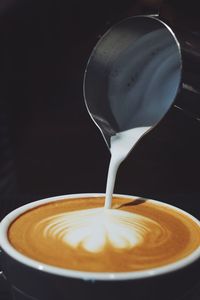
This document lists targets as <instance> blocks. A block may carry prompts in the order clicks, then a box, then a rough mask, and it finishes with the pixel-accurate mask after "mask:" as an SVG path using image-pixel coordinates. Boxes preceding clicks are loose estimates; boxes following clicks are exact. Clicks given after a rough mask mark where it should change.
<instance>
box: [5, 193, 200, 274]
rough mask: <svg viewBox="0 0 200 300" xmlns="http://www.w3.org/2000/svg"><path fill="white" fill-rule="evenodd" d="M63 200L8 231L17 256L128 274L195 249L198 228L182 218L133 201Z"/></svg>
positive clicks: (37, 210) (165, 208) (29, 214)
mask: <svg viewBox="0 0 200 300" xmlns="http://www.w3.org/2000/svg"><path fill="white" fill-rule="evenodd" d="M104 201H105V198H103V197H95V198H79V199H66V200H59V201H55V202H50V203H48V204H44V205H41V206H39V207H36V208H34V209H32V210H29V211H27V212H26V213H24V214H22V215H21V216H20V217H18V218H17V219H16V220H15V221H14V222H13V223H12V224H11V226H10V228H9V232H8V236H9V240H10V242H11V244H12V245H13V246H14V247H15V248H16V249H17V250H18V251H19V252H21V253H22V254H24V255H26V256H28V257H30V258H32V259H35V260H37V261H40V262H43V263H46V264H50V265H53V266H57V267H62V268H67V269H72V270H80V271H93V272H129V271H138V270H145V269H150V268H154V267H160V266H164V265H167V264H169V263H172V262H175V261H177V260H180V259H182V258H184V257H186V256H187V255H189V254H190V253H192V252H193V251H194V250H195V249H197V248H198V247H199V245H200V226H199V225H198V224H196V223H195V222H194V221H193V220H192V219H191V218H189V217H188V216H186V215H185V214H183V213H181V212H179V211H177V210H175V209H173V208H169V207H168V206H165V205H162V204H156V203H155V202H152V201H148V200H142V199H137V198H132V199H130V198H116V197H113V201H112V209H105V208H104V207H103V206H104Z"/></svg>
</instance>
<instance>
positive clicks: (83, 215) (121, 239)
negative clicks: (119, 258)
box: [36, 208, 166, 253]
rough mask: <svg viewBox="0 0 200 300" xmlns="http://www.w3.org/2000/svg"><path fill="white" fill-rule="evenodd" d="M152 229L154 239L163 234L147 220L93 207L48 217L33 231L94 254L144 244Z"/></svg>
mask: <svg viewBox="0 0 200 300" xmlns="http://www.w3.org/2000/svg"><path fill="white" fill-rule="evenodd" d="M152 226H153V227H154V228H155V229H154V230H155V232H156V233H155V236H156V235H157V236H159V235H162V231H163V228H162V227H161V226H160V225H159V224H158V223H157V222H155V221H153V220H151V219H149V218H147V217H144V216H141V215H139V214H135V213H131V212H127V211H123V210H119V209H104V208H93V209H86V210H79V211H73V212H66V213H61V214H57V215H54V216H52V217H48V218H46V219H44V220H42V221H41V222H40V223H39V224H38V225H37V226H36V230H43V236H44V238H47V239H49V238H52V239H57V240H60V241H62V242H64V243H66V245H68V246H70V247H73V248H78V247H82V248H83V249H84V250H86V251H88V252H93V253H97V252H101V251H102V250H103V249H104V248H105V247H106V246H107V245H108V246H111V247H113V248H116V249H130V248H133V247H135V246H137V245H139V244H141V243H142V242H144V239H145V236H146V235H147V234H148V233H150V232H151V230H152ZM165 234H166V233H165Z"/></svg>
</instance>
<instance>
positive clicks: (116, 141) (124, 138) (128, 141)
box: [105, 126, 150, 208]
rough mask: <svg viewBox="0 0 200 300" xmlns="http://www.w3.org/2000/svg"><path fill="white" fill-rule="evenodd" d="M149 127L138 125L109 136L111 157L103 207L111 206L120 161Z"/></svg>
mask: <svg viewBox="0 0 200 300" xmlns="http://www.w3.org/2000/svg"><path fill="white" fill-rule="evenodd" d="M149 129H150V127H148V126H145V127H138V128H132V129H129V130H125V131H121V132H118V133H116V135H114V136H112V137H111V140H110V152H111V159H110V165H109V170H108V177H107V185H106V199H105V207H106V208H111V204H112V194H113V191H114V185H115V179H116V174H117V171H118V168H119V166H120V164H121V163H122V161H123V160H124V159H125V158H126V157H127V155H128V154H129V152H130V151H131V149H132V148H133V147H134V146H135V144H136V143H137V142H138V141H139V139H140V138H141V137H142V136H143V135H144V133H145V132H147V131H148V130H149Z"/></svg>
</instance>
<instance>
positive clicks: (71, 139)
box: [0, 0, 200, 300]
mask: <svg viewBox="0 0 200 300" xmlns="http://www.w3.org/2000/svg"><path fill="white" fill-rule="evenodd" d="M162 2H163V1H161V0H160V1H159V0H135V1H134V0H123V1H114V0H107V1H106V0H101V1H89V0H85V1H76V0H74V1H62V0H56V1H55V0H54V1H53V0H49V1H45V0H35V1H33V0H1V1H0V219H1V218H2V217H3V216H4V215H5V214H6V213H8V212H9V211H11V210H12V209H13V208H15V207H18V206H20V205H22V204H25V203H27V202H30V201H33V200H37V199H40V198H42V197H48V196H55V195H61V194H67V193H79V192H104V191H105V185H106V176H107V170H108V164H109V159H110V154H109V151H108V149H107V147H106V144H105V143H104V140H103V138H102V136H101V134H100V132H99V130H98V129H97V127H96V126H95V125H94V123H93V122H92V120H91V119H90V117H89V115H88V113H87V110H86V108H85V105H84V99H83V92H82V84H83V75H84V70H85V67H86V63H87V60H88V58H89V55H90V53H91V51H92V49H93V47H94V46H95V44H96V42H97V41H98V39H99V38H100V36H101V35H102V34H103V33H104V32H105V31H106V30H107V29H108V28H109V27H110V26H111V25H112V24H115V23H116V22H118V21H120V20H121V19H123V18H125V17H128V16H132V15H137V14H151V13H157V12H158V7H159V6H160V4H161V3H162ZM164 2H165V3H164V6H162V9H161V10H160V12H161V13H162V14H163V19H165V20H166V21H167V22H169V24H170V25H171V26H172V28H174V29H177V24H178V27H179V25H180V26H181V30H180V31H181V32H182V28H183V31H184V33H185V36H186V37H187V38H186V39H184V41H183V43H184V46H183V48H184V47H185V53H186V54H184V53H183V56H184V55H185V56H184V58H185V61H186V63H185V66H186V67H187V72H186V73H187V74H186V77H187V80H189V81H190V79H191V78H192V80H193V81H195V84H196V86H195V88H197V89H198V87H199V89H200V84H199V80H200V79H199V78H200V76H199V74H200V72H199V70H200V63H199V60H198V59H199V57H200V52H198V50H199V49H200V48H199V45H200V29H199V28H200V21H199V14H198V10H197V4H198V1H193V0H191V1H189V3H188V1H180V0H177V1H175V0H174V1H164ZM173 26H174V27H173ZM193 38H194V39H195V43H194V44H193V42H191V41H193ZM188 47H189V48H190V49H189V51H188ZM183 52H184V51H183ZM188 53H190V54H191V53H192V58H191V57H190V56H189V59H188V56H187V54H188ZM190 58H191V59H190ZM198 63H199V64H198ZM188 70H189V71H188ZM183 78H185V74H184V76H183ZM194 78H195V80H194ZM182 102H183V105H185V107H186V111H188V110H189V111H190V110H192V115H195V116H197V117H199V118H200V99H199V96H198V95H197V96H196V98H195V101H194V99H190V94H188V97H187V95H186V96H185V97H184V99H182ZM199 138H200V122H199V121H198V120H197V119H195V118H194V117H191V116H190V113H184V112H182V111H181V110H178V109H176V108H172V109H171V110H170V111H169V113H168V114H167V115H166V117H165V118H164V119H163V120H162V122H161V123H160V124H159V125H158V126H157V127H156V128H155V129H154V130H153V131H152V132H151V133H149V134H148V135H147V136H146V137H145V138H144V139H143V141H142V142H140V144H138V145H137V147H136V148H135V149H134V150H133V151H132V152H131V154H130V155H129V157H128V158H127V159H126V161H125V162H124V163H123V164H122V166H121V167H120V170H119V172H118V177H117V182H116V188H115V192H118V193H124V194H132V195H138V196H145V197H150V198H154V199H160V200H164V201H166V202H168V203H172V204H174V205H177V206H179V207H181V208H184V209H186V210H187V211H189V212H191V213H193V214H194V215H195V216H197V217H199V216H200V209H199V207H200V205H199V201H200V200H199V199H200V178H199V170H200V143H199ZM2 289H3V290H5V288H2ZM3 290H2V291H3ZM2 293H3V292H2ZM198 296H199V294H198V295H197V294H195V295H193V296H189V298H187V299H190V300H193V299H197V297H198ZM2 297H5V298H2ZM192 297H193V298H192ZM0 299H7V298H6V295H5V293H4V296H3V294H2V295H1V296H0ZM185 299H186V298H185Z"/></svg>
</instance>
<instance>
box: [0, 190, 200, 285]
mask: <svg viewBox="0 0 200 300" xmlns="http://www.w3.org/2000/svg"><path fill="white" fill-rule="evenodd" d="M103 196H105V194H104V193H82V194H68V195H62V196H54V197H48V198H44V199H41V200H37V201H34V202H31V203H28V204H25V205H23V206H20V207H19V208H17V209H15V210H13V211H12V212H10V213H9V214H8V215H7V216H6V217H4V219H3V220H2V221H1V223H0V248H1V249H2V250H3V251H4V252H5V253H6V254H8V255H9V256H10V257H12V258H13V259H14V260H16V261H18V262H19V263H21V264H24V265H26V266H28V267H31V268H33V269H36V270H39V271H43V272H45V273H49V274H54V275H58V276H64V277H70V278H76V279H83V280H94V281H96V280H101V281H112V280H115V281H116V280H135V279H143V278H147V277H148V278H149V277H154V276H158V275H164V274H167V273H171V272H173V271H177V270H179V269H182V268H184V267H186V266H188V265H190V264H191V263H193V262H195V261H196V260H197V259H198V258H200V245H199V247H198V248H197V249H196V250H194V251H193V252H192V253H191V254H189V255H188V256H186V257H185V258H182V259H180V260H178V261H176V262H173V263H170V264H167V265H164V266H161V267H156V268H152V269H147V270H141V271H131V272H116V273H115V272H105V273H101V272H87V271H77V270H70V269H64V268H60V267H55V266H51V265H48V264H45V263H42V262H40V261H37V260H34V259H32V258H29V257H28V256H25V255H23V254H21V253H20V252H18V251H17V250H16V249H15V248H14V247H13V246H12V245H11V244H10V242H9V240H8V237H7V231H8V228H9V226H10V224H11V223H12V222H13V221H14V220H15V219H16V218H17V217H18V216H19V215H21V214H22V213H24V212H25V211H28V210H30V209H33V208H35V207H38V206H40V205H43V204H46V203H50V202H54V201H60V200H63V199H72V198H87V197H103ZM113 196H116V197H121V198H130V199H133V198H140V199H141V197H138V196H131V195H124V194H114V195H113ZM142 199H144V200H146V201H149V202H152V203H156V204H157V205H161V206H166V207H168V208H171V209H174V210H176V211H178V212H181V213H182V214H184V215H186V216H188V217H189V218H190V219H192V220H193V221H194V222H195V223H196V224H198V225H199V226H200V221H199V220H198V219H197V218H195V217H194V216H192V215H191V214H189V213H188V212H186V211H184V210H182V209H180V208H178V207H176V206H174V205H171V204H168V203H165V202H162V201H159V200H152V199H147V198H143V197H142Z"/></svg>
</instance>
